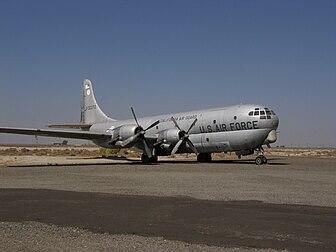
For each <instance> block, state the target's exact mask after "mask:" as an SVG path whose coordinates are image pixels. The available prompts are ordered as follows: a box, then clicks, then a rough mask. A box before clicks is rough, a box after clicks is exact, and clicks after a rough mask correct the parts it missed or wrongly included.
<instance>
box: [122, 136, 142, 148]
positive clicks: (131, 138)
mask: <svg viewBox="0 0 336 252" xmlns="http://www.w3.org/2000/svg"><path fill="white" fill-rule="evenodd" d="M140 134H141V133H140V132H139V133H137V134H135V135H134V136H131V137H129V138H127V139H126V140H124V141H122V142H121V144H120V145H121V147H125V146H127V145H129V144H131V143H133V142H135V141H137V140H138V138H139V137H140Z"/></svg>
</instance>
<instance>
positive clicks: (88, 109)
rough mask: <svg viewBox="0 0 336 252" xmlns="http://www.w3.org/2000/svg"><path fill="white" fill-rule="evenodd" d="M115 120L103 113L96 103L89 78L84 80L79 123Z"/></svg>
mask: <svg viewBox="0 0 336 252" xmlns="http://www.w3.org/2000/svg"><path fill="white" fill-rule="evenodd" d="M111 121H115V120H113V119H112V118H110V117H108V116H107V115H105V114H104V112H103V111H102V110H101V109H100V107H99V106H98V104H97V101H96V98H95V96H94V93H93V89H92V83H91V81H90V80H87V79H86V80H84V82H83V90H82V99H81V118H80V122H81V124H95V123H103V122H111Z"/></svg>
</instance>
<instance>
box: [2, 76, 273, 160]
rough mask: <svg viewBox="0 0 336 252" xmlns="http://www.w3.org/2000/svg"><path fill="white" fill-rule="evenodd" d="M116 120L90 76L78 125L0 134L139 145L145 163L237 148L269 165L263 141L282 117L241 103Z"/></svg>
mask: <svg viewBox="0 0 336 252" xmlns="http://www.w3.org/2000/svg"><path fill="white" fill-rule="evenodd" d="M131 112H132V115H133V119H130V120H119V121H118V120H115V119H113V118H110V117H108V116H107V115H106V114H105V113H104V112H103V111H102V110H101V108H100V107H99V105H98V103H97V101H96V98H95V95H94V92H93V87H92V82H91V81H90V80H88V79H85V80H84V81H83V88H82V98H81V114H80V123H79V124H54V125H49V128H52V129H32V128H12V127H0V133H9V134H23V135H35V136H48V137H61V138H74V139H86V140H91V141H92V142H93V143H95V144H96V145H98V146H101V147H104V148H113V149H120V148H135V149H137V150H139V151H141V152H142V153H143V154H142V156H141V161H142V163H143V164H148V163H156V162H158V156H169V155H174V154H175V153H196V154H197V161H198V162H210V161H211V160H212V156H211V154H212V153H220V152H224V153H227V152H235V153H236V155H237V156H238V158H241V156H245V155H252V154H254V153H255V152H257V156H256V158H255V163H256V164H257V165H261V164H266V163H267V158H266V157H265V155H264V149H263V145H267V146H268V147H270V144H271V143H274V142H276V140H277V132H276V130H277V128H278V125H279V118H278V116H277V115H276V114H275V113H274V111H273V110H271V109H269V108H268V107H266V106H262V105H254V104H249V105H236V106H229V107H222V108H214V109H206V110H197V111H189V112H182V113H175V114H168V115H159V116H153V117H144V118H137V116H136V114H135V111H134V109H133V107H131Z"/></svg>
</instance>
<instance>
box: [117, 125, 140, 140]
mask: <svg viewBox="0 0 336 252" xmlns="http://www.w3.org/2000/svg"><path fill="white" fill-rule="evenodd" d="M137 128H138V126H137V125H136V124H129V125H123V126H121V127H118V128H116V129H114V130H113V131H112V132H111V133H112V139H114V138H117V137H119V140H121V141H123V140H125V139H127V138H129V137H131V136H134V135H135V132H136V129H137Z"/></svg>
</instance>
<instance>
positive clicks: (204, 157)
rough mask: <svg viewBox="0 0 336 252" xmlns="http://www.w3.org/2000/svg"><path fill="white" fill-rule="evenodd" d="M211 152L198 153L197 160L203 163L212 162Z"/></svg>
mask: <svg viewBox="0 0 336 252" xmlns="http://www.w3.org/2000/svg"><path fill="white" fill-rule="evenodd" d="M211 160H212V158H211V153H200V154H198V155H197V161H198V162H201V163H208V162H211Z"/></svg>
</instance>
